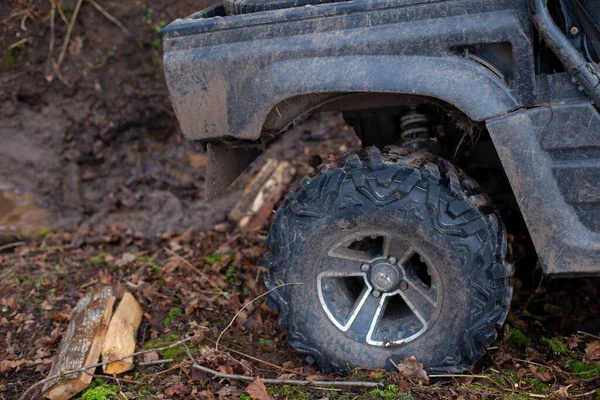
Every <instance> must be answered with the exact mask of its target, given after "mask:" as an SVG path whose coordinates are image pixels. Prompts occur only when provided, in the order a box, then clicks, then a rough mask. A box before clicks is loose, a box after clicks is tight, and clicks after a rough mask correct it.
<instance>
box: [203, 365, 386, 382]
mask: <svg viewBox="0 0 600 400" xmlns="http://www.w3.org/2000/svg"><path fill="white" fill-rule="evenodd" d="M192 368H195V369H197V370H200V371H203V372H207V373H209V374H211V375H214V376H216V377H217V378H223V379H231V380H237V381H246V382H252V381H254V378H253V377H252V376H246V375H235V374H224V373H222V372H219V371H215V370H214V369H210V368H207V367H204V366H202V365H200V364H193V365H192ZM261 380H262V381H263V382H264V383H267V384H271V385H300V386H338V387H375V388H377V387H383V386H384V385H383V383H380V382H360V381H306V380H296V379H268V378H261Z"/></svg>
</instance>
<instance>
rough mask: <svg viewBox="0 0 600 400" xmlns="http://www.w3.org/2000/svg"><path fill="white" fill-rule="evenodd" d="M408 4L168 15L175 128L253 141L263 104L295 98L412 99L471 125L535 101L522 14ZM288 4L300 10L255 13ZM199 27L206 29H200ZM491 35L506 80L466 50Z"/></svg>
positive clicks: (484, 6) (191, 135)
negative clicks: (507, 62) (316, 13)
mask: <svg viewBox="0 0 600 400" xmlns="http://www.w3.org/2000/svg"><path fill="white" fill-rule="evenodd" d="M408 3H414V2H407V5H403V6H398V7H396V8H386V9H382V10H373V11H369V12H368V13H367V14H364V12H361V13H359V12H357V13H356V14H345V15H339V16H338V15H336V16H335V17H327V18H322V20H321V19H318V18H316V19H315V18H313V19H311V18H308V16H303V18H304V17H306V18H305V19H301V20H299V21H294V22H289V21H287V23H285V24H284V23H283V21H282V22H279V21H278V22H277V23H275V22H273V23H272V24H271V25H269V24H267V23H266V22H267V21H261V22H264V24H255V25H252V26H246V27H245V26H242V25H240V26H237V25H234V24H242V23H243V22H247V23H250V22H252V23H255V22H256V21H254V19H252V18H250V19H249V20H248V21H243V19H242V18H238V17H232V18H231V21H230V22H229V18H228V19H227V20H225V21H221V20H219V21H217V22H218V23H217V22H213V20H215V18H212V19H211V18H208V19H206V20H202V19H198V18H195V19H191V20H189V21H187V20H183V21H180V22H177V23H173V24H172V25H173V26H172V27H171V26H170V27H167V28H166V29H165V32H164V33H163V35H164V38H165V41H164V48H165V54H164V70H165V77H166V81H167V86H168V88H169V92H170V96H171V101H172V104H173V107H174V109H175V112H176V114H177V117H178V119H179V122H180V124H181V128H182V130H183V133H184V134H185V135H186V137H187V138H188V139H192V140H216V139H223V138H235V139H241V140H257V139H259V138H260V136H261V132H262V128H263V125H264V123H265V119H266V118H267V115H268V114H269V112H271V111H272V110H273V109H274V107H276V106H277V105H278V104H280V103H281V102H283V101H285V100H286V99H290V98H292V97H295V96H300V95H315V94H326V93H330V94H348V93H398V94H414V95H421V96H427V97H432V98H436V99H439V100H442V101H444V102H447V103H449V104H453V105H454V106H456V107H457V108H459V109H460V110H461V111H463V112H464V113H465V114H466V115H467V116H469V117H470V118H471V119H473V120H477V121H483V120H486V119H490V118H493V117H497V116H500V115H503V114H506V113H509V112H511V111H513V110H515V109H517V108H519V107H521V106H527V105H532V104H534V103H535V76H534V66H533V62H532V60H533V55H532V48H533V46H532V44H531V40H530V36H529V33H528V29H527V27H525V26H524V25H523V23H522V21H521V19H520V18H519V13H517V12H515V11H510V10H508V11H507V10H497V9H494V8H496V7H502V4H499V3H498V2H495V1H482V2H480V3H478V5H477V7H476V8H473V7H471V8H464V7H465V4H463V3H461V2H456V1H445V2H425V3H421V4H408ZM357 4H359V3H357ZM398 4H401V3H398ZM331 6H332V7H334V6H333V5H331ZM478 8H481V9H478ZM322 9H324V10H326V9H328V7H327V6H323V7H322ZM292 12H293V13H300V12H304V10H299V9H296V10H289V11H288V10H286V11H282V12H281V13H264V15H262V16H260V15H257V16H256V17H254V18H263V19H266V18H267V17H268V18H272V19H274V20H275V19H276V18H277V17H278V16H281V15H283V14H285V13H292ZM282 13H283V14H282ZM259 14H262V13H259ZM225 22H227V24H225ZM211 23H212V25H211ZM202 24H205V25H206V26H205V28H206V29H209V28H210V29H213V30H208V31H206V30H205V31H201V29H200V28H202V27H203V25H202ZM230 25H231V26H230ZM217 28H219V29H221V30H219V29H217ZM494 43H496V44H504V45H508V48H509V49H510V50H509V54H510V52H512V59H513V65H512V66H511V67H510V69H511V70H512V71H513V72H514V74H515V76H511V77H510V78H509V79H507V80H503V79H501V78H502V77H501V76H498V75H497V71H494V70H493V68H489V66H486V65H484V64H482V63H479V62H477V61H475V60H473V59H471V58H469V57H468V56H466V53H465V51H466V50H465V49H467V48H468V46H474V45H478V44H494ZM517 63H518V65H517ZM507 68H508V67H507ZM509 73H510V74H512V72H509ZM317 97H319V96H315V98H317ZM318 105H319V104H314V105H313V106H315V107H316V106H318Z"/></svg>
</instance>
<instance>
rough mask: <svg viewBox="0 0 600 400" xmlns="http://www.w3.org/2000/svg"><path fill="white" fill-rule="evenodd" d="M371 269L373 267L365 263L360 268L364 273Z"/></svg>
mask: <svg viewBox="0 0 600 400" xmlns="http://www.w3.org/2000/svg"><path fill="white" fill-rule="evenodd" d="M370 268H371V266H370V265H369V264H367V263H364V264H363V265H361V266H360V270H361V271H363V272H367V271H368V270H369V269H370Z"/></svg>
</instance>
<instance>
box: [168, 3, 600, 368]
mask: <svg viewBox="0 0 600 400" xmlns="http://www.w3.org/2000/svg"><path fill="white" fill-rule="evenodd" d="M316 3H323V4H316ZM599 25H600V7H599V6H598V5H597V3H596V2H594V1H591V0H590V1H585V0H572V1H571V0H565V1H558V0H557V1H552V0H551V1H549V2H548V4H546V1H545V0H531V1H526V0H499V1H498V0H483V1H481V0H444V1H434V0H355V1H329V2H323V1H321V2H313V1H311V0H286V1H269V0H260V1H258V0H257V1H253V0H226V1H225V3H224V4H220V5H217V6H213V7H211V8H208V9H206V10H203V11H200V12H198V13H196V14H193V15H191V16H189V17H187V18H183V19H180V20H177V21H174V22H173V23H171V24H170V25H169V26H167V27H166V28H165V29H164V30H163V42H164V50H165V53H164V70H165V76H166V80H167V84H168V87H169V91H170V95H171V101H172V103H173V106H174V109H175V112H176V114H177V117H178V119H179V122H180V125H181V128H182V130H183V132H184V134H185V135H186V136H187V138H188V139H190V140H195V141H199V142H201V143H206V144H207V149H208V155H209V164H208V166H207V187H208V194H209V196H212V197H217V196H218V195H219V194H220V193H222V192H223V191H224V190H225V189H226V188H227V186H228V185H229V184H230V183H231V182H232V181H233V180H234V179H235V178H236V177H237V176H238V175H239V174H240V173H241V172H242V171H243V170H244V169H245V168H246V167H247V166H248V165H249V163H250V162H251V161H252V160H253V159H254V158H255V157H256V155H257V154H258V153H259V152H260V149H261V148H263V147H264V146H265V145H268V143H269V141H270V140H272V139H273V138H275V137H277V136H278V135H280V134H285V131H286V129H287V128H288V127H290V125H292V124H293V123H294V122H295V121H298V120H299V119H301V118H302V117H303V116H304V115H306V114H308V113H312V112H321V111H339V112H342V113H343V116H344V118H345V119H346V121H347V122H348V124H349V125H351V126H352V127H353V128H354V131H355V133H356V134H357V135H358V136H359V138H360V139H361V141H362V145H363V147H364V148H363V150H361V151H359V152H357V153H352V154H346V155H344V156H343V157H342V158H341V159H340V160H339V162H338V163H337V165H334V166H331V165H328V166H321V167H320V168H319V170H318V171H317V172H316V173H315V174H314V175H313V176H310V177H306V178H305V179H304V180H303V181H302V183H301V187H300V188H299V189H298V190H297V191H294V192H292V193H290V194H289V195H288V196H287V197H286V199H285V201H284V202H283V204H282V205H281V207H280V209H279V211H278V213H277V216H276V218H275V221H274V223H273V225H272V227H271V231H270V234H269V238H268V246H269V253H268V254H267V256H266V263H267V266H268V267H269V273H268V274H267V276H266V277H265V283H266V285H267V287H268V288H269V289H271V288H274V287H276V286H278V285H282V284H286V283H298V282H300V283H302V285H288V286H282V287H281V288H279V289H277V290H275V291H273V292H272V293H271V294H270V297H269V303H270V305H271V306H272V307H274V308H275V309H277V310H278V311H279V320H278V323H279V325H280V326H281V327H282V328H286V329H288V339H289V341H290V343H291V344H292V346H294V347H295V348H296V349H297V350H298V351H299V352H301V353H302V354H304V355H305V357H306V358H307V359H308V360H309V361H316V362H318V364H319V366H320V367H321V368H322V369H323V370H325V371H330V370H334V371H339V372H343V371H345V370H347V368H349V367H356V366H365V367H377V368H382V367H388V368H390V367H391V366H393V362H397V361H401V360H403V359H405V358H408V357H410V356H412V355H415V356H416V357H417V359H418V360H420V361H422V362H423V363H424V364H425V366H426V368H427V369H429V370H430V371H442V372H459V371H462V370H464V369H466V368H468V367H469V366H470V365H471V364H473V363H474V362H475V361H477V360H478V359H479V358H480V357H481V356H482V354H483V348H484V346H485V345H488V344H490V343H492V342H493V341H494V340H495V338H496V328H497V327H499V326H501V325H502V323H503V321H504V319H505V317H506V314H507V312H508V309H509V304H510V298H511V294H512V289H511V286H510V280H511V276H512V274H513V267H512V265H511V264H510V263H509V262H508V261H507V252H508V251H509V247H510V246H509V244H507V236H506V228H505V224H504V222H503V220H507V221H508V220H509V219H510V218H512V217H510V216H508V214H511V213H512V215H514V214H515V213H516V214H518V215H519V218H521V217H522V220H524V222H525V224H526V227H527V230H528V232H529V235H530V237H531V240H532V242H533V244H534V247H535V251H536V252H537V256H538V258H539V262H540V264H541V267H542V269H543V271H544V273H545V274H547V275H549V276H556V277H569V276H593V275H595V276H598V275H600V185H599V184H598V183H597V182H598V178H599V177H600V114H599V112H598V108H597V105H598V104H600V73H599V71H600V68H599V67H598V64H597V61H598V56H597V54H600V42H599V40H598V38H600V31H599V30H598V26H599ZM465 141H468V142H469V145H465ZM473 178H475V179H473ZM497 182H506V183H507V185H506V186H507V187H509V188H508V189H505V190H504V191H503V190H501V189H498V188H497V187H496V186H498V185H496V183H497ZM507 192H508V194H507Z"/></svg>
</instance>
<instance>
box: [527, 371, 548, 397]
mask: <svg viewBox="0 0 600 400" xmlns="http://www.w3.org/2000/svg"><path fill="white" fill-rule="evenodd" d="M538 372H543V371H542V370H541V369H540V368H538ZM521 381H523V382H525V384H526V385H527V386H533V388H534V389H535V390H536V391H538V392H543V391H544V389H546V388H548V387H549V385H547V384H545V383H544V382H542V381H540V380H538V379H535V378H527V377H525V378H522V379H521Z"/></svg>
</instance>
